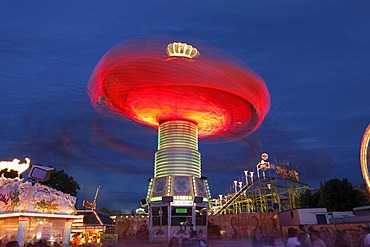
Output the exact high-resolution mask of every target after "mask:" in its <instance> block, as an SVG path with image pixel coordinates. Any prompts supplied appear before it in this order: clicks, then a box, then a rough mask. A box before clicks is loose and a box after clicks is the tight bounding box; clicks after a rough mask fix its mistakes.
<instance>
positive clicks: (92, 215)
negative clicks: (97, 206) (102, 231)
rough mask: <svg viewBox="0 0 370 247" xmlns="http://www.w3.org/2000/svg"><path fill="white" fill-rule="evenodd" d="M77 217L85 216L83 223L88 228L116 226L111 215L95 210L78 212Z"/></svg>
mask: <svg viewBox="0 0 370 247" xmlns="http://www.w3.org/2000/svg"><path fill="white" fill-rule="evenodd" d="M77 215H83V216H84V219H83V223H84V224H85V225H86V226H97V225H99V226H114V221H113V219H111V218H110V217H109V215H107V214H104V213H100V212H96V211H95V210H77Z"/></svg>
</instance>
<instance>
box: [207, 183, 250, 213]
mask: <svg viewBox="0 0 370 247" xmlns="http://www.w3.org/2000/svg"><path fill="white" fill-rule="evenodd" d="M255 182H256V181H253V182H252V183H248V184H246V185H244V186H243V187H242V188H241V189H240V190H239V191H238V192H237V193H235V195H233V196H232V197H231V198H230V200H228V201H227V202H226V203H224V204H223V205H222V206H221V207H220V208H218V209H217V210H216V211H214V212H213V215H216V214H220V213H221V212H222V211H224V210H225V209H227V208H228V207H230V205H232V204H233V203H234V202H235V201H236V200H237V199H238V198H239V197H240V196H241V195H242V194H243V193H244V191H247V190H248V189H249V188H250V187H252V186H253V185H254V183H255Z"/></svg>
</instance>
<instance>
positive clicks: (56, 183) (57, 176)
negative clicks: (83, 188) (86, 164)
mask: <svg viewBox="0 0 370 247" xmlns="http://www.w3.org/2000/svg"><path fill="white" fill-rule="evenodd" d="M42 184H44V185H46V186H49V187H52V188H54V189H56V190H59V191H62V192H64V193H68V194H71V195H72V196H76V195H77V191H78V190H79V189H80V185H79V184H78V183H77V182H76V181H75V180H74V179H73V177H72V176H69V175H68V174H67V173H65V172H64V170H56V169H55V170H54V171H53V173H52V174H51V176H50V180H48V181H45V182H42Z"/></svg>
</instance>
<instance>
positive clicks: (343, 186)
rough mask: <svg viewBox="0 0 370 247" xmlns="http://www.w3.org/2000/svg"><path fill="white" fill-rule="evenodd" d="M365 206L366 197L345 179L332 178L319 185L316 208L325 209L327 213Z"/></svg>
mask: <svg viewBox="0 0 370 247" xmlns="http://www.w3.org/2000/svg"><path fill="white" fill-rule="evenodd" d="M366 204H367V199H366V197H365V196H364V195H363V194H362V193H361V192H360V191H359V190H356V189H355V188H354V187H353V185H352V184H351V183H350V182H349V181H348V179H347V178H344V179H342V180H339V179H338V178H334V179H330V180H328V181H326V182H324V183H321V184H320V191H319V203H318V206H320V207H325V208H326V209H327V210H328V211H329V212H331V211H347V210H352V209H353V208H354V207H359V206H365V205H366Z"/></svg>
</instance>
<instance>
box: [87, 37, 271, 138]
mask: <svg viewBox="0 0 370 247" xmlns="http://www.w3.org/2000/svg"><path fill="white" fill-rule="evenodd" d="M166 45H167V44H166V43H164V44H163V43H162V44H158V43H155V42H153V43H150V44H148V43H147V42H135V43H126V44H121V45H119V46H117V47H115V48H113V49H112V50H110V51H108V52H107V54H106V55H105V56H104V57H103V58H102V59H101V61H100V62H99V64H98V65H97V66H96V68H95V70H94V73H93V75H92V77H91V79H90V82H89V85H88V92H89V95H90V98H91V101H92V104H93V106H94V107H96V108H99V109H103V110H106V111H112V112H114V113H116V114H120V115H123V116H125V117H129V118H131V119H133V120H135V121H137V122H140V123H143V124H146V125H149V126H153V127H158V125H159V124H160V123H161V122H164V121H166V120H174V119H182V120H188V121H191V122H194V123H196V124H197V126H198V131H199V137H217V138H226V139H229V138H242V137H244V136H246V135H248V134H249V133H251V132H253V131H254V130H256V129H257V128H258V126H259V125H260V124H261V123H262V121H263V118H264V117H265V115H266V114H267V111H268V109H269V107H270V97H269V94H268V91H267V88H266V86H265V84H264V82H263V80H262V79H261V78H259V77H258V76H256V75H255V74H254V73H253V72H251V71H250V70H248V69H246V68H244V67H242V66H240V65H238V64H237V63H229V62H226V61H227V60H226V58H225V59H222V60H221V59H215V58H211V56H207V52H202V50H200V52H201V56H199V57H197V58H194V59H189V58H181V57H171V58H169V57H168V56H167V54H166V52H165V49H166Z"/></svg>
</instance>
